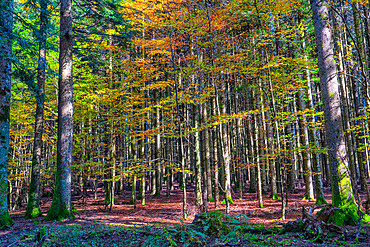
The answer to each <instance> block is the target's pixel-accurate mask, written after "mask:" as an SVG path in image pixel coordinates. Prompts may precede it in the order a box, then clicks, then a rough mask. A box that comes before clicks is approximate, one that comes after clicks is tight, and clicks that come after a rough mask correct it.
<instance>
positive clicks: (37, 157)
mask: <svg viewBox="0 0 370 247" xmlns="http://www.w3.org/2000/svg"><path fill="white" fill-rule="evenodd" d="M46 25H47V0H40V34H39V35H40V36H39V64H38V74H37V85H38V89H37V92H36V103H37V106H36V116H35V134H34V140H33V155H32V167H31V169H32V171H31V183H30V188H29V192H28V204H27V209H26V216H25V218H26V219H32V218H36V217H39V216H41V210H40V194H39V190H40V166H41V158H42V155H41V152H42V134H43V130H44V128H43V125H44V101H45V96H44V85H45V68H46V28H47V27H46Z"/></svg>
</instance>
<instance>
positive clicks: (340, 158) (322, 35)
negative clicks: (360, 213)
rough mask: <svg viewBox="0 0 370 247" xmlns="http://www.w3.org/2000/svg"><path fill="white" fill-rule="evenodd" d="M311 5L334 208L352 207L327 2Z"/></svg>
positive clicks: (352, 198)
mask: <svg viewBox="0 0 370 247" xmlns="http://www.w3.org/2000/svg"><path fill="white" fill-rule="evenodd" d="M311 5H312V12H313V20H314V27H315V37H316V46H317V51H318V66H319V73H320V84H321V90H322V100H323V103H324V113H325V123H326V136H327V145H328V148H329V156H330V168H331V176H332V178H331V189H332V195H333V205H334V206H336V207H343V206H345V205H351V204H355V200H354V196H353V191H352V187H351V179H350V174H349V165H348V158H347V149H346V143H345V140H344V133H343V127H342V110H341V99H340V95H339V82H338V78H337V69H336V64H335V60H334V48H333V42H332V34H331V30H330V25H329V14H328V8H327V5H328V3H327V2H326V0H311Z"/></svg>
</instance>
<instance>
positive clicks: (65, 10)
mask: <svg viewBox="0 0 370 247" xmlns="http://www.w3.org/2000/svg"><path fill="white" fill-rule="evenodd" d="M72 41H73V36H72V0H61V1H60V41H59V42H60V43H59V82H58V86H59V94H58V142H57V171H56V176H55V189H54V195H53V202H52V204H51V207H50V209H49V212H48V215H47V216H46V220H54V219H58V220H62V219H64V218H67V217H70V216H72V215H73V214H72V210H71V165H72V139H73V74H72V47H73V44H72Z"/></svg>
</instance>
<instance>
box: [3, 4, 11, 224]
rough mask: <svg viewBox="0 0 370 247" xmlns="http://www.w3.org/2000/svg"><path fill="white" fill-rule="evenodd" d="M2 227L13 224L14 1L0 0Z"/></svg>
mask: <svg viewBox="0 0 370 247" xmlns="http://www.w3.org/2000/svg"><path fill="white" fill-rule="evenodd" d="M0 9H1V11H0V30H2V32H1V33H0V40H1V43H0V229H2V228H4V227H7V226H10V225H12V224H13V221H12V219H11V218H10V216H9V211H8V202H7V197H8V161H9V160H8V151H9V123H10V96H11V93H10V90H11V73H10V72H11V58H12V32H13V1H12V0H0Z"/></svg>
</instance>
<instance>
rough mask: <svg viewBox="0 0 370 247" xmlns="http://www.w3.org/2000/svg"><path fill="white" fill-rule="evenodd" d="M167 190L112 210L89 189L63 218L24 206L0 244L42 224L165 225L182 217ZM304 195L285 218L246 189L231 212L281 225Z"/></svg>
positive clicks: (295, 196)
mask: <svg viewBox="0 0 370 247" xmlns="http://www.w3.org/2000/svg"><path fill="white" fill-rule="evenodd" d="M164 189H165V188H164ZM165 194H166V192H165V190H163V191H162V195H161V196H159V197H157V196H152V195H150V194H149V193H147V194H146V198H145V201H146V203H145V205H141V201H138V202H137V205H136V207H135V206H134V205H130V204H128V201H129V199H130V192H129V191H125V193H120V194H119V195H117V196H116V202H115V205H114V206H113V207H112V209H111V210H109V208H108V209H107V208H106V206H105V203H104V198H105V194H104V191H103V190H99V192H98V197H97V199H96V200H95V199H94V195H93V193H92V192H91V190H88V197H87V198H86V199H85V202H83V201H82V198H81V196H74V197H72V202H73V205H74V207H75V209H76V210H77V212H76V213H75V218H71V219H66V220H64V221H62V222H43V221H42V219H43V218H44V217H39V218H36V219H31V220H25V219H24V218H23V216H24V214H25V210H17V211H12V212H10V213H11V217H12V219H13V220H14V226H13V227H12V228H11V229H8V230H5V231H0V246H9V245H11V244H14V243H16V242H14V241H16V240H15V239H16V238H17V236H18V237H19V236H20V235H22V234H27V233H29V232H35V231H36V229H39V228H40V226H43V225H81V226H84V227H91V226H95V225H109V226H124V227H132V226H138V227H139V226H148V225H150V226H151V227H164V226H169V225H173V224H175V223H180V221H181V220H180V219H182V198H183V196H182V191H181V190H179V188H178V187H175V190H174V191H171V195H170V196H169V197H166V195H165ZM324 194H325V199H326V200H327V202H328V203H330V202H331V193H330V189H329V188H325V191H324ZM303 196H304V189H303V188H299V189H296V190H295V191H294V192H290V193H289V195H288V206H287V207H286V219H285V220H281V219H280V218H281V203H282V202H281V200H280V199H277V200H273V199H271V198H269V194H266V195H263V203H264V205H263V206H264V207H263V208H258V203H257V196H256V194H255V193H253V194H252V193H244V194H243V197H242V198H241V199H240V198H239V197H238V196H237V195H236V194H234V195H233V198H234V199H233V200H234V204H231V205H230V210H231V214H232V215H237V214H244V215H247V216H248V217H249V222H250V224H251V225H252V226H266V227H282V223H287V222H288V221H294V220H296V219H297V218H299V217H300V215H301V212H302V206H304V207H306V208H308V207H310V206H312V205H313V204H314V203H315V201H314V200H311V201H307V200H302V198H303ZM187 197H188V205H187V208H188V219H187V220H185V221H184V222H185V223H191V222H192V221H193V219H194V216H195V215H196V214H197V213H200V211H201V210H200V209H199V208H198V207H196V206H195V205H194V202H195V199H194V188H191V186H189V188H188V192H187ZM362 198H365V196H364V195H363V196H362ZM51 201H52V198H43V199H42V206H41V210H42V213H43V215H44V216H45V215H46V214H47V211H48V209H49V207H50V205H51ZM224 208H225V205H222V204H220V208H219V209H224ZM208 210H215V204H214V202H208ZM364 230H365V231H366V232H368V233H370V228H369V227H368V226H365V227H364ZM13 246H17V245H13ZM369 246H370V245H369Z"/></svg>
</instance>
